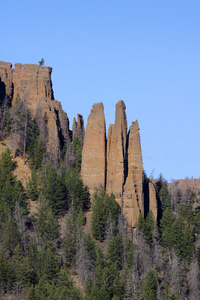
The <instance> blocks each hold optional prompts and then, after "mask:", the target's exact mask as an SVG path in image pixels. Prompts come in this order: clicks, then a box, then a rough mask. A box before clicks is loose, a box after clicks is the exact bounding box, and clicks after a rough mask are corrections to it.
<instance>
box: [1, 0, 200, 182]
mask: <svg viewBox="0 0 200 300" xmlns="http://www.w3.org/2000/svg"><path fill="white" fill-rule="evenodd" d="M0 12H1V13H0V15H1V16H0V29H1V31H0V45H1V46H0V60H2V61H7V62H11V63H12V64H13V66H14V64H15V63H18V62H20V63H36V64H37V63H38V61H39V60H41V58H44V60H45V65H46V66H51V67H53V73H52V80H53V89H54V96H55V99H57V100H59V101H61V103H62V106H63V109H64V110H65V111H66V112H67V114H68V117H69V119H70V126H71V125H72V122H73V117H74V116H76V114H77V113H81V114H83V116H84V120H85V124H86V122H87V118H88V115H89V113H90V110H91V108H92V104H93V103H96V102H101V101H102V102H103V103H104V110H105V116H106V123H107V129H108V126H109V124H110V123H114V117H115V104H116V103H117V101H118V100H120V99H123V100H124V101H125V103H126V109H127V118H128V124H129V125H131V122H132V121H135V119H138V121H139V125H140V134H141V144H142V150H143V163H144V169H145V171H146V173H147V175H150V174H151V173H152V172H153V174H154V177H158V175H159V174H160V173H163V175H164V177H165V178H166V179H167V180H169V181H170V180H171V179H180V178H185V177H192V176H193V177H194V178H199V177H200V134H199V128H200V101H199V100H200V1H199V0H187V1H186V0H167V1H166V0H157V1H155V0H123V1H122V0H70V1H68V0H63V1H62V0H57V1H52V0H48V1H46V0H40V1H39V0H34V1H27V0H26V1H25V0H21V1H20V0H17V1H16V0H12V1H10V0H7V1H3V0H1V1H0Z"/></svg>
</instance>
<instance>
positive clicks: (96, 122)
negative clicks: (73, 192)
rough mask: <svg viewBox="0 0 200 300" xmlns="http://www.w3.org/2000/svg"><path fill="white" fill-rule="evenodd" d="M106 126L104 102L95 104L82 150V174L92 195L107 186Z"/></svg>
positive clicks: (89, 118)
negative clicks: (96, 190)
mask: <svg viewBox="0 0 200 300" xmlns="http://www.w3.org/2000/svg"><path fill="white" fill-rule="evenodd" d="M105 153H106V126H105V117H104V107H103V103H96V104H94V105H93V107H92V110H91V113H90V115H89V117H88V121H87V127H86V131H85V138H84V144H83V152H82V166H81V175H82V179H83V183H84V184H85V185H87V187H88V189H89V192H90V194H91V196H92V195H93V194H94V191H95V189H96V188H99V187H100V186H101V185H102V186H105V174H106V156H105V155H106V154H105Z"/></svg>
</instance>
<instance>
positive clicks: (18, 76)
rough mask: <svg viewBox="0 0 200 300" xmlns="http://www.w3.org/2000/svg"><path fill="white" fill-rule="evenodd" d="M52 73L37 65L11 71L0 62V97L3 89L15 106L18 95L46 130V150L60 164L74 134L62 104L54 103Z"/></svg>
mask: <svg viewBox="0 0 200 300" xmlns="http://www.w3.org/2000/svg"><path fill="white" fill-rule="evenodd" d="M51 72H52V68H50V67H42V66H38V65H36V64H24V65H22V64H19V63H18V64H15V69H12V65H11V64H10V63H4V62H0V93H1V94H3V88H4V90H6V93H7V94H8V95H10V96H11V97H12V102H13V101H15V99H16V97H17V95H19V96H20V98H21V99H22V101H24V102H25V103H26V105H27V107H28V108H29V109H30V110H31V112H32V114H33V116H36V118H37V119H38V118H39V119H38V122H39V123H41V124H42V126H41V128H42V127H44V126H45V127H46V135H47V138H45V142H46V144H47V150H48V151H49V152H50V155H51V156H52V157H53V160H57V159H58V158H59V156H60V149H61V148H62V147H63V146H64V143H65V142H66V141H70V142H71V132H70V130H69V120H68V117H67V114H66V113H65V112H64V111H63V109H62V106H61V103H60V102H59V101H56V100H54V95H53V89H52V81H51ZM4 94H5V92H4ZM38 116H39V117H38ZM42 130H43V129H42Z"/></svg>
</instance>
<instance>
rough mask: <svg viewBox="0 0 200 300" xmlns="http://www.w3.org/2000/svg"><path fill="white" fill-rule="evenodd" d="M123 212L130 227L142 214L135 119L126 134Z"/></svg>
mask: <svg viewBox="0 0 200 300" xmlns="http://www.w3.org/2000/svg"><path fill="white" fill-rule="evenodd" d="M123 212H124V215H125V216H126V220H127V222H128V224H129V225H131V226H132V227H133V226H134V225H135V224H136V222H137V220H138V217H139V214H140V213H142V214H143V215H144V199H143V163H142V151H141V145H140V134H139V126H138V122H137V121H135V122H133V123H132V125H131V126H130V130H129V134H128V176H127V179H126V183H125V185H124V193H123Z"/></svg>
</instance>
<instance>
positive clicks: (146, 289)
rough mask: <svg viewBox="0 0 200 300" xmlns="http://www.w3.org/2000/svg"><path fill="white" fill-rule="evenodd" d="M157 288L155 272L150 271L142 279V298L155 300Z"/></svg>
mask: <svg viewBox="0 0 200 300" xmlns="http://www.w3.org/2000/svg"><path fill="white" fill-rule="evenodd" d="M157 288H158V279H157V274H156V272H155V270H150V271H149V272H148V273H147V274H146V275H145V277H144V285H143V291H142V296H143V297H144V299H146V300H155V299H156V294H157Z"/></svg>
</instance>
